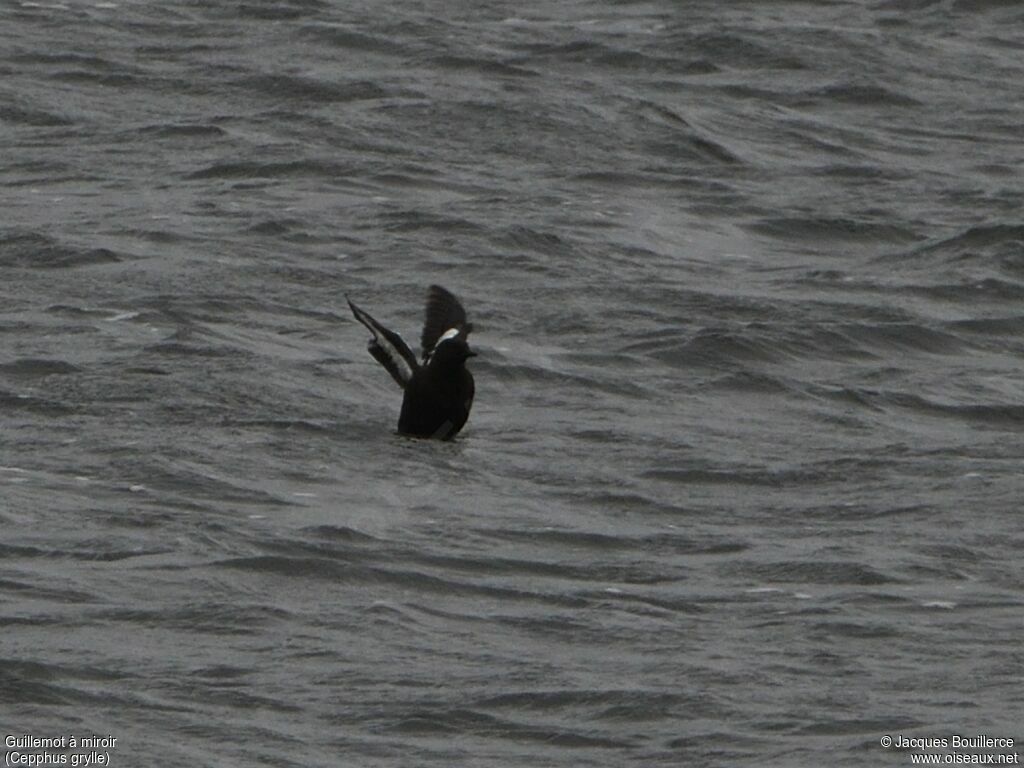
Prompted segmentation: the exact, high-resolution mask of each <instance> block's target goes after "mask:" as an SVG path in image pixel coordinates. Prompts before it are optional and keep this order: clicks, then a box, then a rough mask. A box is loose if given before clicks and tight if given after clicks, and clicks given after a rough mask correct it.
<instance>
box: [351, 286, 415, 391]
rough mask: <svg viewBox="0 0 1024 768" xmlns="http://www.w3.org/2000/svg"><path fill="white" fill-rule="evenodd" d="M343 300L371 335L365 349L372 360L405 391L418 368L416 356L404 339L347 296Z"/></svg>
mask: <svg viewBox="0 0 1024 768" xmlns="http://www.w3.org/2000/svg"><path fill="white" fill-rule="evenodd" d="M345 299H346V301H348V305H349V307H351V308H352V314H353V315H355V316H356V320H358V321H359V322H360V323H362V324H363V325H365V326H366V328H367V330H369V331H370V333H371V334H372V335H373V338H372V339H370V340H369V341H368V342H367V344H366V348H367V349H368V350H369V352H370V354H371V355H373V357H374V359H375V360H376V361H377V362H378V363H380V364H381V365H383V366H384V368H386V369H387V372H388V373H390V374H391V378H393V379H394V380H395V381H396V382H398V386H400V387H401V388H402V389H405V385H406V384H408V383H409V379H411V378H412V375H413V373H414V372H415V371H416V369H417V368H419V363H417V362H416V355H414V354H413V352H412V350H411V349H409V345H408V344H406V343H405V339H403V338H402V337H401V336H399V335H398V334H397V333H395V332H394V331H391V330H388V329H387V328H385V327H384V326H383V325H381V324H380V323H378V322H377V321H376V320H374V319H373V318H372V317H370V315H369V314H367V313H366V312H364V311H363V310H361V309H360V308H359V307H357V306H356V305H355V304H353V303H352V301H351V300H350V299H349V298H348V296H346V297H345Z"/></svg>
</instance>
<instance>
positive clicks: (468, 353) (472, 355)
mask: <svg viewBox="0 0 1024 768" xmlns="http://www.w3.org/2000/svg"><path fill="white" fill-rule="evenodd" d="M466 357H476V352H474V351H473V350H471V349H467V350H466Z"/></svg>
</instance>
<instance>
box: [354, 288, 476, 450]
mask: <svg viewBox="0 0 1024 768" xmlns="http://www.w3.org/2000/svg"><path fill="white" fill-rule="evenodd" d="M348 305H349V307H351V309H352V314H354V315H355V317H356V320H358V321H359V322H360V323H362V324H363V325H364V326H366V328H367V329H368V330H369V331H370V333H371V334H372V338H371V339H370V341H369V343H368V344H367V349H368V350H369V351H370V354H371V355H373V357H374V359H375V360H377V362H379V363H380V364H381V365H383V366H384V368H386V369H387V371H388V373H390V374H391V377H392V378H393V379H394V380H395V381H396V382H397V383H398V385H399V386H400V387H402V389H404V390H405V397H404V398H403V400H402V413H401V415H400V416H399V417H398V431H399V432H401V433H402V434H405V435H411V436H414V437H433V438H438V439H441V440H450V439H451V438H453V437H455V435H457V434H458V433H459V430H461V429H462V427H463V426H464V425H465V423H466V419H468V418H469V410H470V408H472V406H473V394H474V391H475V385H474V383H473V375H472V374H471V373H470V372H469V370H468V369H467V368H466V365H465V363H466V360H467V358H470V357H474V356H475V355H476V353H475V352H473V351H471V350H470V348H469V344H468V343H467V341H468V337H469V333H470V331H472V330H473V326H472V324H470V323H469V322H468V321H467V320H466V311H465V310H464V309H463V308H462V304H460V303H459V300H458V299H457V298H455V296H454V295H452V294H451V293H450V292H449V291H446V290H445V289H444V288H442V287H441V286H439V285H432V286H430V290H429V291H428V292H427V316H426V320H425V322H424V324H423V335H422V337H421V342H422V346H423V362H422V363H418V362H417V361H416V356H415V355H414V354H413V352H412V350H411V349H409V345H408V344H406V343H405V340H404V339H402V337H401V336H399V335H398V334H397V333H395V332H394V331H391V330H388V329H387V328H385V327H384V326H382V325H381V324H380V323H378V322H377V321H376V320H374V319H373V318H372V317H371V316H370V315H369V314H368V313H366V312H364V311H363V310H362V309H360V308H359V307H357V306H356V305H355V304H353V303H352V302H351V301H349V302H348Z"/></svg>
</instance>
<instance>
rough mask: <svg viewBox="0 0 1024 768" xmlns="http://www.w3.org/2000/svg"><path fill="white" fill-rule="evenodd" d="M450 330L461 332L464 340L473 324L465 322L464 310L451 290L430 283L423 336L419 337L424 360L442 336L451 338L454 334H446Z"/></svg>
mask: <svg viewBox="0 0 1024 768" xmlns="http://www.w3.org/2000/svg"><path fill="white" fill-rule="evenodd" d="M452 330H455V331H457V332H458V334H461V335H462V340H463V341H465V340H466V339H467V337H468V336H469V333H470V331H472V330H473V324H472V323H469V322H467V320H466V310H464V309H463V308H462V304H460V303H459V300H458V299H457V298H455V296H454V295H453V294H452V293H451V292H449V291H446V290H445V289H444V288H442V287H441V286H439V285H432V286H430V289H429V290H428V291H427V319H426V320H425V321H424V323H423V337H422V338H421V339H420V344H421V346H422V347H423V359H424V360H426V359H427V358H428V357H430V353H431V352H433V351H434V347H435V346H437V342H438V341H440V340H441V338H442V337H445V338H451V337H452V336H454V335H456V334H451V335H448V332H449V331H452Z"/></svg>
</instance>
